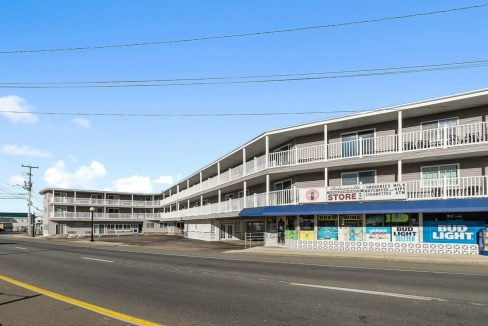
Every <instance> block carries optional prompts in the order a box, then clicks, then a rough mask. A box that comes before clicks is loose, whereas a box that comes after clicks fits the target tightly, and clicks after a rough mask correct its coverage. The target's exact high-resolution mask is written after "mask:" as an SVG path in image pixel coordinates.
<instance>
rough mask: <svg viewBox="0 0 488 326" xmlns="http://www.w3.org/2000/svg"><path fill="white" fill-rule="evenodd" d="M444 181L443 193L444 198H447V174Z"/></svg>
mask: <svg viewBox="0 0 488 326" xmlns="http://www.w3.org/2000/svg"><path fill="white" fill-rule="evenodd" d="M443 182H444V187H443V188H444V194H443V197H444V199H446V198H447V177H446V176H444V180H443Z"/></svg>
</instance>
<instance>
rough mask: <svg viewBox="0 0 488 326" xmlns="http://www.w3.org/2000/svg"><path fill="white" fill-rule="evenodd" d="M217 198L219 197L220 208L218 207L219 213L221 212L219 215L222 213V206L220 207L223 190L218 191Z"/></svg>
mask: <svg viewBox="0 0 488 326" xmlns="http://www.w3.org/2000/svg"><path fill="white" fill-rule="evenodd" d="M217 196H219V198H218V202H217V203H218V205H219V207H218V211H219V213H220V212H221V208H220V206H221V205H220V204H221V197H222V190H220V189H219V191H218V195H217Z"/></svg>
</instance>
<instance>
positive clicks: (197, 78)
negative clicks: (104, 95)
mask: <svg viewBox="0 0 488 326" xmlns="http://www.w3.org/2000/svg"><path fill="white" fill-rule="evenodd" d="M480 64H483V65H484V64H488V59H486V60H471V61H457V62H447V63H435V64H424V65H410V66H395V67H380V68H369V69H356V70H350V69H349V70H336V71H322V72H304V73H287V74H283V73H282V74H267V75H246V76H210V77H187V78H169V79H137V80H96V81H55V82H0V85H60V84H61V85H63V84H68V85H69V84H118V83H153V82H173V81H200V80H226V79H250V78H274V77H292V76H313V75H331V74H350V73H363V72H382V71H389V70H404V69H416V68H436V67H439V68H440V67H450V66H456V67H457V66H463V67H464V66H467V65H469V66H471V65H480Z"/></svg>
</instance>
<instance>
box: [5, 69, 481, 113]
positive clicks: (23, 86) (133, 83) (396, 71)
mask: <svg viewBox="0 0 488 326" xmlns="http://www.w3.org/2000/svg"><path fill="white" fill-rule="evenodd" d="M486 66H488V60H482V61H478V62H476V63H453V64H443V65H426V66H423V67H420V68H405V69H391V70H385V69H383V71H380V70H381V69H380V70H378V71H375V72H367V71H365V72H363V73H354V74H336V75H326V76H323V75H320V76H310V74H314V73H305V74H304V75H301V74H296V75H295V76H297V77H289V78H271V79H269V78H268V79H254V80H225V81H217V82H214V81H210V82H208V81H196V82H168V83H147V82H144V81H141V82H140V83H136V82H137V81H126V82H125V84H123V81H115V82H114V83H113V84H102V85H100V84H89V82H87V84H86V85H49V84H48V83H46V84H44V83H39V84H33V83H25V84H21V83H19V84H15V83H3V84H1V83H0V88H5V89H63V88H133V87H167V86H195V85H224V84H251V83H277V82H290V81H306V80H309V81H311V80H324V79H342V78H357V77H374V76H386V75H398V74H409V73H420V72H432V71H442V70H458V69H467V68H480V67H486ZM412 67H414V66H412ZM315 74H319V73H315ZM270 76H273V75H270ZM276 76H278V75H276ZM299 76H303V77H299ZM234 78H236V77H234ZM244 78H249V77H246V76H244ZM175 80H176V79H175ZM154 81H156V80H154ZM71 83H74V82H71ZM77 83H83V82H77ZM121 83H122V84H121ZM1 112H10V111H5V110H4V111H1Z"/></svg>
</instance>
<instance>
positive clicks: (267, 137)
mask: <svg viewBox="0 0 488 326" xmlns="http://www.w3.org/2000/svg"><path fill="white" fill-rule="evenodd" d="M264 141H265V155H266V168H269V136H265V137H264Z"/></svg>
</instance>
